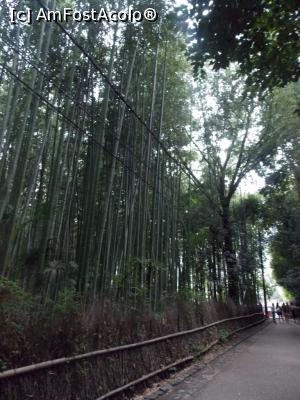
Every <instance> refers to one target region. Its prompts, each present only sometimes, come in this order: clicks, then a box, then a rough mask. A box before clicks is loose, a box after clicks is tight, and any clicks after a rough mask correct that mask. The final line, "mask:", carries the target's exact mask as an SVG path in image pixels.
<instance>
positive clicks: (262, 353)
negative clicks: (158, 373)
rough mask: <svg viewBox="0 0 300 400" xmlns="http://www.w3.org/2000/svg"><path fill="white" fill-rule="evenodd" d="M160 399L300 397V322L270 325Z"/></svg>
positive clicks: (280, 399) (268, 399)
mask: <svg viewBox="0 0 300 400" xmlns="http://www.w3.org/2000/svg"><path fill="white" fill-rule="evenodd" d="M160 399H161V400H300V325H297V324H295V323H293V322H290V323H277V324H273V323H272V324H270V325H268V326H267V327H266V328H265V329H263V330H261V331H260V332H259V333H257V334H255V335H254V336H251V337H250V338H248V339H247V340H246V341H244V342H242V343H240V344H239V345H237V346H236V347H234V348H233V349H231V350H230V351H228V352H227V353H226V354H224V355H223V356H221V357H218V358H217V359H216V360H214V361H213V362H211V363H210V364H208V365H207V366H206V367H205V368H203V370H201V371H199V372H197V373H196V374H195V375H193V376H191V377H189V378H187V379H186V380H184V381H183V382H182V383H180V384H179V385H177V386H175V387H174V388H173V389H172V390H171V391H170V392H168V393H167V394H165V395H163V396H161V397H160Z"/></svg>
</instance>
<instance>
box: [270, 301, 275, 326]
mask: <svg viewBox="0 0 300 400" xmlns="http://www.w3.org/2000/svg"><path fill="white" fill-rule="evenodd" d="M271 310H272V318H273V322H274V324H276V318H275V305H274V303H272V307H271Z"/></svg>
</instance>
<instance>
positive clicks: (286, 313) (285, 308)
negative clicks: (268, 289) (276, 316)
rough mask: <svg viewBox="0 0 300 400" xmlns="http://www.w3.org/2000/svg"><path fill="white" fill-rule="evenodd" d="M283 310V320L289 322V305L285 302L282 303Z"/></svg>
mask: <svg viewBox="0 0 300 400" xmlns="http://www.w3.org/2000/svg"><path fill="white" fill-rule="evenodd" d="M281 310H282V318H283V321H285V322H288V319H289V316H288V311H287V305H286V304H285V303H282V306H281Z"/></svg>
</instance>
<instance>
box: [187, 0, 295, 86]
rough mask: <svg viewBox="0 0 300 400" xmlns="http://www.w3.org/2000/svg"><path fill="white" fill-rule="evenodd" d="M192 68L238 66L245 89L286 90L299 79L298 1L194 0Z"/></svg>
mask: <svg viewBox="0 0 300 400" xmlns="http://www.w3.org/2000/svg"><path fill="white" fill-rule="evenodd" d="M192 4H193V6H194V8H193V10H192V16H193V17H194V19H195V21H196V22H195V23H197V27H196V38H197V45H196V46H195V47H194V48H193V55H192V57H193V61H194V65H195V67H196V68H197V69H198V68H199V67H200V68H202V67H203V66H204V64H205V62H206V61H209V62H210V63H211V64H212V65H213V67H214V69H216V70H218V69H220V68H226V67H228V66H229V64H230V62H237V63H238V64H239V66H240V70H241V72H242V73H243V74H245V75H246V76H247V83H248V84H249V85H253V84H255V85H257V86H258V87H259V88H260V89H262V90H265V89H266V88H273V87H274V86H284V85H285V84H286V83H288V82H291V81H296V80H297V79H298V78H299V77H300V65H299V54H300V40H299V39H300V38H299V27H300V15H299V2H298V1H297V0H289V1H277V0H266V1H264V0H252V1H248V0H236V1H231V0H212V1H210V0H204V1H201V2H200V1H198V0H193V1H192Z"/></svg>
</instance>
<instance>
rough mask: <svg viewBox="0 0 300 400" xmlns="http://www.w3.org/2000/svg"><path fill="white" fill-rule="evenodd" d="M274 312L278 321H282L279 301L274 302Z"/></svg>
mask: <svg viewBox="0 0 300 400" xmlns="http://www.w3.org/2000/svg"><path fill="white" fill-rule="evenodd" d="M276 314H277V315H278V319H279V322H281V321H282V322H283V319H282V310H281V308H280V306H279V303H277V304H276Z"/></svg>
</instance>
